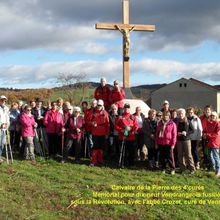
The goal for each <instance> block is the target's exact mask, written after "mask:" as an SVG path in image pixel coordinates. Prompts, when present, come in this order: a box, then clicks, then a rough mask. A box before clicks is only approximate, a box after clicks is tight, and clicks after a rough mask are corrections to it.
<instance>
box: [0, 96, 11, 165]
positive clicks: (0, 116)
mask: <svg viewBox="0 0 220 220" xmlns="http://www.w3.org/2000/svg"><path fill="white" fill-rule="evenodd" d="M6 101H7V98H6V96H4V95H1V96H0V163H2V162H3V159H2V158H1V157H2V151H3V148H4V142H5V132H3V131H4V130H6V129H8V127H9V124H10V122H9V108H8V107H7V106H6Z"/></svg>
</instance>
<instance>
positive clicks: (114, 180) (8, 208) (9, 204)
mask: <svg viewBox="0 0 220 220" xmlns="http://www.w3.org/2000/svg"><path fill="white" fill-rule="evenodd" d="M85 163H88V161H85ZM0 172H1V174H0V219H109V220H110V219H126V220H127V219H132V220H135V219H164V220H165V219H167V220H168V219H172V220H173V219H184V220H185V219H205V220H207V219H219V216H220V208H219V206H220V205H208V204H206V205H199V204H196V205H190V204H188V205H183V204H182V205H168V204H167V205H164V204H159V205H146V204H136V205H134V204H126V203H128V200H129V198H128V197H127V198H122V199H119V198H118V200H120V201H123V203H124V204H121V205H94V204H84V205H83V204H82V205H80V204H78V203H80V202H88V203H91V201H92V199H94V196H93V192H120V193H128V192H130V193H134V192H147V191H146V190H145V191H144V190H141V191H140V190H139V191H137V190H136V189H135V190H129V191H122V190H120V191H119V190H116V191H113V189H112V188H111V187H112V186H113V185H117V186H149V187H151V186H153V185H155V186H177V187H183V189H182V192H187V193H189V195H192V192H199V191H198V190H197V189H196V190H195V189H194V191H193V189H189V188H184V186H187V187H188V186H190V187H191V186H203V187H204V188H205V189H204V190H201V191H200V192H201V193H202V192H210V193H211V192H220V190H219V189H220V179H217V178H215V177H214V175H213V174H210V173H207V172H205V171H199V172H197V173H196V174H195V175H190V174H188V173H186V174H181V175H180V174H176V175H175V176H171V175H169V174H162V173H161V172H159V171H154V172H151V171H147V170H146V169H145V168H144V167H142V168H141V167H140V168H138V169H123V170H121V169H116V168H110V167H102V168H100V167H89V166H88V165H87V164H73V163H65V164H61V163H58V162H56V161H53V160H47V161H45V160H39V158H38V162H37V164H36V165H32V164H30V162H28V161H15V162H14V164H13V165H7V164H6V163H3V164H2V165H1V166H0ZM191 190H192V191H191ZM153 191H154V190H150V191H148V192H153ZM168 191H169V190H168ZM155 192H159V191H158V190H155ZM160 192H164V190H163V191H160ZM174 192H181V191H180V190H178V191H174ZM121 196H122V194H121ZM99 199H101V200H104V199H106V198H99ZM108 199H110V201H112V200H113V198H108ZM130 199H131V198H130ZM135 199H136V200H137V199H140V198H135V197H132V199H131V200H132V201H133V202H134V201H135ZM141 199H142V200H143V199H146V198H141ZM148 199H149V200H151V201H156V200H160V198H152V197H151V198H148ZM172 199H173V198H171V199H168V200H169V201H173V200H172ZM203 199H204V200H206V199H207V200H211V201H214V200H218V201H220V198H215V199H214V198H203ZM182 200H185V201H186V202H187V203H190V201H192V200H194V198H191V199H182ZM161 201H162V200H161Z"/></svg>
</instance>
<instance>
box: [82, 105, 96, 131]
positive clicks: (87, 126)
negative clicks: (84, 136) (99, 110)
mask: <svg viewBox="0 0 220 220" xmlns="http://www.w3.org/2000/svg"><path fill="white" fill-rule="evenodd" d="M93 112H95V109H93V108H90V109H88V110H86V111H85V112H84V121H85V131H86V133H91V129H92V124H91V121H92V117H93Z"/></svg>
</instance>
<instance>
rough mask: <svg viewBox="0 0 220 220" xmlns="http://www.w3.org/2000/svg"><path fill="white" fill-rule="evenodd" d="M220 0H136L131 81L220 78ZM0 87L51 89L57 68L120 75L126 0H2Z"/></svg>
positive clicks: (91, 76) (90, 75)
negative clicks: (149, 28) (139, 28)
mask: <svg viewBox="0 0 220 220" xmlns="http://www.w3.org/2000/svg"><path fill="white" fill-rule="evenodd" d="M219 10H220V1H219V0H209V1H207V0H196V1H191V0H181V1H177V0H166V1H164V0H130V23H131V24H152V25H156V31H155V32H135V31H133V32H132V33H131V51H130V62H131V63H130V65H131V76H130V77H131V86H137V85H143V84H157V83H170V82H173V81H175V80H177V79H179V78H181V77H185V78H191V77H192V78H196V79H198V80H201V81H203V82H206V83H209V84H212V85H216V84H220V22H219V21H220V13H219ZM0 15H1V16H0V29H1V34H0V87H10V88H11V87H12V88H41V87H44V88H45V87H46V88H51V87H54V86H57V85H58V82H57V78H58V76H59V74H80V73H83V74H84V75H85V76H86V80H87V81H95V82H98V81H99V79H100V77H105V78H106V79H107V82H108V83H109V84H112V83H113V81H114V80H115V79H118V80H120V81H122V34H121V33H120V32H119V31H116V30H115V31H111V30H110V31H106V30H96V29H95V24H96V23H99V22H100V23H121V21H122V0H80V1H79V0H62V1H61V0H16V1H15V0H7V1H6V0H0Z"/></svg>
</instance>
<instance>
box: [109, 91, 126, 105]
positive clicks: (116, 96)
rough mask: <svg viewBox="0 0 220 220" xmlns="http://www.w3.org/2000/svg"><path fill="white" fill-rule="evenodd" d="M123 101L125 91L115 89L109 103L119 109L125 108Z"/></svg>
mask: <svg viewBox="0 0 220 220" xmlns="http://www.w3.org/2000/svg"><path fill="white" fill-rule="evenodd" d="M123 99H125V91H124V89H122V88H121V89H120V91H117V90H115V89H113V90H112V91H111V94H110V97H109V102H110V103H111V104H116V105H117V106H118V108H123V107H124V103H123V101H122V100H123Z"/></svg>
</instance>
